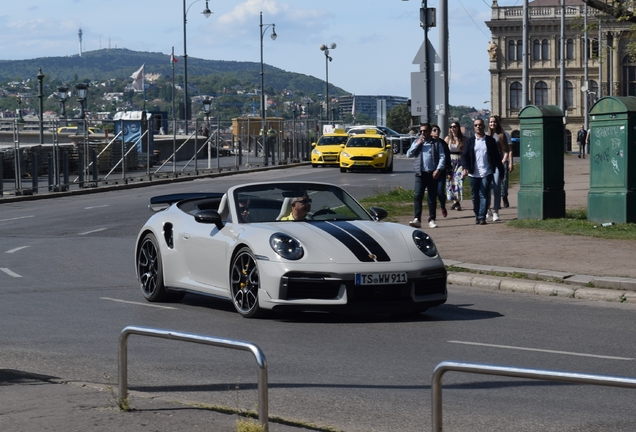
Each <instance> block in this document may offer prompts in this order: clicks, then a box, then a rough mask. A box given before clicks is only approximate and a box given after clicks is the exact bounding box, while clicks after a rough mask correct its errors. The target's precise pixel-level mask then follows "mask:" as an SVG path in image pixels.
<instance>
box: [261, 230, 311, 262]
mask: <svg viewBox="0 0 636 432" xmlns="http://www.w3.org/2000/svg"><path fill="white" fill-rule="evenodd" d="M269 245H270V246H271V247H272V249H273V250H274V252H276V253H277V254H278V255H280V256H281V257H282V258H285V259H288V260H299V259H301V258H302V257H303V255H304V254H305V251H304V249H303V247H302V245H301V244H300V242H299V241H298V240H296V239H295V238H293V237H290V236H288V235H287V234H283V233H274V234H272V236H271V237H270V238H269Z"/></svg>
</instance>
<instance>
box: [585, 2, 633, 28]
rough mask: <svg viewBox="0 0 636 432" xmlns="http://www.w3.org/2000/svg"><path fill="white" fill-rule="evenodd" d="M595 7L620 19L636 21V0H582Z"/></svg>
mask: <svg viewBox="0 0 636 432" xmlns="http://www.w3.org/2000/svg"><path fill="white" fill-rule="evenodd" d="M582 1H583V3H585V4H587V5H588V6H590V7H593V8H594V9H598V10H600V11H601V12H604V13H606V14H608V15H611V16H613V17H614V18H616V19H617V20H619V21H629V22H633V23H636V12H635V10H636V1H634V0H582Z"/></svg>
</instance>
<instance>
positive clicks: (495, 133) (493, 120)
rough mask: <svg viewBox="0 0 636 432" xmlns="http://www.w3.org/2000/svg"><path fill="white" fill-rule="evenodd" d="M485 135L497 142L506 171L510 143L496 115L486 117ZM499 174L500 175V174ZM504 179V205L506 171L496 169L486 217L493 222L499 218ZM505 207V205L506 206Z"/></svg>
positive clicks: (506, 186)
mask: <svg viewBox="0 0 636 432" xmlns="http://www.w3.org/2000/svg"><path fill="white" fill-rule="evenodd" d="M487 135H490V136H491V137H493V138H494V139H495V141H496V142H497V148H498V149H499V156H500V157H501V162H502V163H503V165H504V170H505V171H507V168H506V167H508V169H509V163H508V156H509V155H510V143H509V142H508V136H507V135H506V133H505V132H504V131H503V127H502V126H501V118H500V117H499V116H498V115H493V116H490V118H489V119H488V132H487ZM500 174H501V175H500ZM500 178H501V179H505V181H506V185H505V188H506V198H505V202H504V205H505V204H506V203H507V202H508V182H507V180H508V176H507V172H504V173H499V170H498V169H497V170H496V171H495V173H494V176H493V182H492V194H493V195H494V202H492V203H491V197H490V195H488V215H487V217H492V221H493V222H497V221H499V220H501V218H500V217H499V209H500V208H501V197H502V189H503V187H502V186H503V184H502V180H500ZM506 207H507V206H506Z"/></svg>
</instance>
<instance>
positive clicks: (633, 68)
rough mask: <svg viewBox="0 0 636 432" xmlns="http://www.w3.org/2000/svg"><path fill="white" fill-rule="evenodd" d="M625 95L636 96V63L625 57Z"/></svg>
mask: <svg viewBox="0 0 636 432" xmlns="http://www.w3.org/2000/svg"><path fill="white" fill-rule="evenodd" d="M623 96H636V63H634V62H633V61H630V60H629V56H625V57H623Z"/></svg>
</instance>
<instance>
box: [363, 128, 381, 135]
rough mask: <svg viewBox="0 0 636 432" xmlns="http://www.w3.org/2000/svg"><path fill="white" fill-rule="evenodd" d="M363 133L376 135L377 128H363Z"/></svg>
mask: <svg viewBox="0 0 636 432" xmlns="http://www.w3.org/2000/svg"><path fill="white" fill-rule="evenodd" d="M364 133H365V134H366V135H377V134H378V130H377V129H365V130H364Z"/></svg>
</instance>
